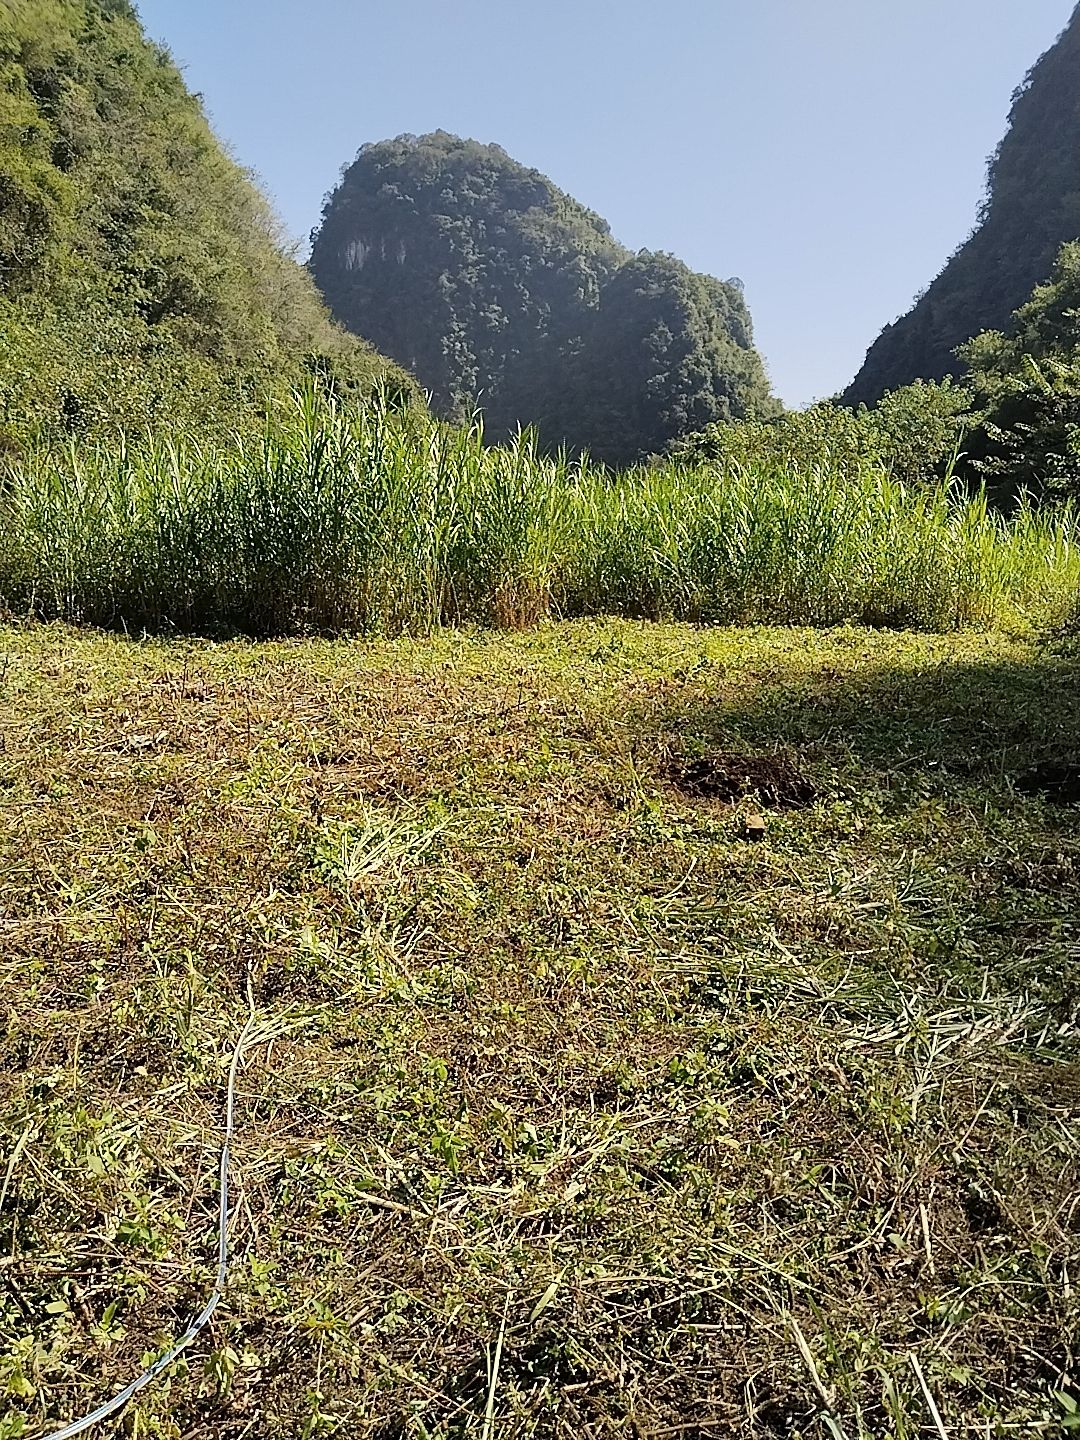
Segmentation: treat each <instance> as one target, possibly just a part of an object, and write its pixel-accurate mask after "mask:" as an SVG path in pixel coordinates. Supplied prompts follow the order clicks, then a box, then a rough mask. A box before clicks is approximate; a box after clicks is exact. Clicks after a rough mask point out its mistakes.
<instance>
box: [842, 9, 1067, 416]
mask: <svg viewBox="0 0 1080 1440" xmlns="http://www.w3.org/2000/svg"><path fill="white" fill-rule="evenodd" d="M1077 237H1080V7H1078V9H1077V11H1076V12H1075V13H1074V15H1073V17H1072V19H1071V21H1070V22H1069V25H1068V28H1067V29H1066V30H1065V32H1064V33H1063V35H1062V36H1061V38H1060V39H1059V40H1058V42H1057V44H1056V45H1055V46H1054V47H1053V48H1052V49H1051V50H1049V51H1048V52H1047V53H1046V54H1045V55H1044V56H1043V57H1042V59H1041V60H1040V61H1039V62H1038V64H1036V65H1035V67H1034V68H1033V69H1032V70H1031V72H1030V73H1029V74H1028V76H1027V78H1026V80H1025V81H1024V83H1023V85H1022V86H1021V87H1020V89H1019V90H1018V91H1017V93H1016V95H1015V96H1014V99H1013V107H1012V112H1011V115H1010V117H1009V130H1008V133H1007V134H1006V136H1005V139H1004V140H1003V141H1002V143H1001V146H1000V147H999V149H998V151H997V153H996V154H995V156H994V157H993V159H992V161H991V163H990V169H989V176H988V187H987V195H986V200H985V203H984V207H983V212H982V214H981V216H980V222H979V225H978V228H977V229H976V231H975V233H974V234H973V235H972V236H971V238H970V239H969V240H968V241H967V242H966V243H965V244H964V245H963V246H962V247H961V248H960V250H959V251H957V253H956V254H955V255H954V256H953V258H952V259H951V260H950V261H949V263H948V265H947V266H946V267H945V269H944V270H943V271H942V273H941V274H940V275H939V276H938V277H937V279H936V280H935V281H934V282H933V284H932V285H931V286H930V288H929V289H928V290H927V291H926V292H925V294H924V295H923V296H922V297H921V298H920V300H919V301H918V303H917V304H916V305H915V307H914V309H913V310H912V311H911V312H910V313H909V314H907V315H905V316H904V317H903V318H902V319H900V320H898V321H897V322H896V323H895V324H894V325H889V326H887V327H886V329H885V331H884V332H883V334H882V335H881V336H880V338H879V339H878V340H877V341H876V343H875V344H874V346H873V347H872V349H871V350H870V352H869V354H868V355H867V358H866V363H865V365H864V367H863V369H862V370H861V371H860V373H859V375H858V377H857V378H856V379H855V381H854V383H853V384H852V386H851V387H850V389H849V390H848V391H847V393H846V395H845V399H846V400H847V401H848V402H850V403H854V404H857V403H860V402H865V403H868V404H869V403H873V402H874V401H875V400H877V399H878V397H879V396H881V395H882V394H883V393H884V392H885V391H887V390H894V389H898V388H899V387H901V386H904V385H906V384H908V382H909V381H912V380H915V379H920V378H921V379H926V380H936V379H941V378H942V377H944V376H946V375H957V374H959V373H960V369H961V362H960V360H959V359H958V358H957V356H956V354H955V351H956V348H957V347H958V346H960V345H962V344H963V343H964V342H965V341H967V340H970V339H971V338H972V337H973V336H975V335H978V334H979V333H980V332H981V331H983V330H1003V329H1005V328H1006V327H1007V326H1008V324H1009V321H1010V317H1011V316H1012V314H1013V312H1014V311H1015V310H1016V309H1017V308H1018V307H1020V306H1021V305H1023V304H1024V302H1025V301H1026V299H1027V298H1028V296H1029V295H1030V294H1031V292H1032V290H1033V289H1034V287H1035V286H1036V285H1038V284H1040V283H1042V282H1044V281H1045V280H1046V279H1047V277H1048V276H1049V274H1050V271H1051V267H1052V265H1053V263H1054V257H1055V256H1056V254H1057V253H1058V251H1059V249H1060V248H1061V246H1062V244H1063V243H1065V242H1067V241H1072V240H1075V239H1077Z"/></svg>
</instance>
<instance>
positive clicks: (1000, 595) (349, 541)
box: [0, 394, 1080, 633]
mask: <svg viewBox="0 0 1080 1440" xmlns="http://www.w3.org/2000/svg"><path fill="white" fill-rule="evenodd" d="M1078 593H1080V549H1078V548H1077V546H1076V544H1075V540H1074V535H1073V525H1072V521H1071V518H1070V517H1069V516H1068V515H1060V516H1059V515H1057V514H1055V513H1054V512H1052V511H1050V510H1046V511H1044V512H1042V513H1040V512H1036V511H1031V510H1028V509H1026V508H1025V509H1022V510H1021V511H1020V513H1019V514H1018V515H1017V516H1016V517H1015V518H1014V519H1013V520H1012V521H1011V522H1006V521H1005V520H1003V519H1001V518H1000V517H998V516H995V515H994V514H993V513H991V512H988V510H987V506H986V503H985V500H984V498H983V497H982V496H981V495H978V494H976V495H975V496H974V497H967V496H965V495H963V494H961V493H960V492H959V491H956V490H954V489H953V488H952V487H951V486H950V485H949V484H948V483H944V482H930V481H918V482H916V483H906V482H905V481H903V480H901V479H898V478H896V477H895V476H892V475H890V474H889V473H888V470H887V469H886V468H885V467H884V466H883V465H882V464H881V462H880V460H879V459H877V458H876V457H875V456H873V455H867V456H863V457H861V458H859V457H855V458H852V457H851V456H849V455H844V454H842V453H839V452H835V453H829V452H828V450H821V451H815V449H814V447H813V446H810V447H807V448H806V449H805V450H804V452H803V453H802V455H801V456H800V455H799V454H798V453H797V452H796V451H795V450H794V448H793V447H790V446H789V447H788V448H787V451H786V452H785V453H780V452H776V451H772V450H770V449H769V447H768V446H767V445H759V446H758V447H757V448H756V449H753V448H748V449H747V450H746V451H745V452H744V453H743V454H742V455H729V456H728V457H726V458H724V459H722V460H721V461H720V462H718V463H717V462H710V461H708V460H699V461H698V462H696V463H689V462H687V461H686V460H684V459H679V458H672V459H671V460H669V461H667V462H665V463H661V464H659V465H656V466H654V467H652V468H650V469H639V470H629V471H626V472H623V473H621V474H619V475H617V476H612V475H610V474H609V473H608V472H607V471H606V470H603V469H600V468H597V467H596V466H594V465H589V464H580V463H576V462H570V461H568V460H567V459H566V457H565V456H557V457H545V456H543V455H542V454H540V453H538V452H537V450H536V448H535V443H534V441H533V439H532V438H531V437H529V436H523V437H521V438H519V439H518V440H516V441H514V442H511V443H510V444H509V445H508V446H506V447H496V446H490V445H487V446H486V445H485V444H484V443H483V437H482V434H481V432H480V431H479V430H478V429H468V428H465V427H451V426H446V425H443V424H441V423H439V422H435V421H432V420H431V419H430V418H429V417H427V416H426V415H424V414H423V413H414V412H411V411H410V412H406V413H405V414H404V415H402V414H399V413H397V412H395V411H392V410H390V409H388V408H387V407H386V406H385V404H376V403H370V404H368V405H367V406H365V407H363V408H359V409H347V408H341V407H336V406H334V405H332V404H330V403H328V402H325V401H320V400H319V399H318V398H317V397H316V396H315V395H314V394H309V396H308V397H307V399H306V402H305V403H304V404H303V405H302V407H301V408H300V409H298V411H297V412H296V415H295V417H294V419H293V420H292V421H290V422H288V423H284V422H283V423H280V424H277V425H272V426H270V427H269V428H268V429H267V430H266V431H265V433H264V434H263V435H262V436H261V437H260V438H258V439H249V440H243V439H241V440H237V441H234V442H233V443H232V444H231V445H230V446H229V447H228V448H226V449H223V448H221V447H220V446H216V445H214V444H212V443H207V444H200V443H198V442H196V441H194V440H184V439H180V440H176V441H171V442H169V443H164V442H159V443H155V442H147V443H146V444H142V445H136V444H129V445H128V446H126V447H123V448H117V447H116V446H95V445H92V444H85V445H83V446H81V447H80V448H79V449H77V450H75V451H73V452H71V453H69V454H57V453H56V452H55V451H54V450H51V449H48V448H42V449H40V450H36V451H34V452H32V453H30V454H28V455H27V456H26V457H24V459H23V461H22V463H21V464H20V465H18V466H17V467H13V468H12V469H11V471H10V473H9V476H8V481H7V485H6V490H5V492H4V494H3V495H2V496H0V607H2V606H6V607H7V608H9V609H10V610H13V611H17V612H31V613H34V614H37V615H41V616H44V617H61V618H65V619H70V620H82V621H89V622H91V623H96V624H105V625H124V626H126V627H127V628H128V629H138V628H142V627H147V628H151V629H157V630H160V629H163V628H169V627H182V628H189V629H190V628H199V629H203V630H206V629H209V630H220V629H221V628H222V627H232V628H237V629H240V630H243V631H246V632H248V633H290V632H303V631H310V630H312V629H317V630H349V629H367V630H376V631H384V632H385V631H390V632H394V631H399V630H411V631H426V630H429V629H431V628H432V627H433V626H436V625H438V624H440V623H446V622H449V623H457V622H462V621H479V622H482V623H487V624H496V625H523V624H529V623H532V622H534V621H536V620H539V619H541V618H543V617H546V616H565V615H584V614H597V613H609V612H618V613H620V614H625V615H635V616H647V617H675V618H684V619H693V620H698V621H704V622H713V623H715V622H736V621H739V622H761V621H780V622H794V623H808V624H821V625H831V624H836V623H838V622H841V621H863V622H867V623H871V624H886V625H906V626H912V627H920V628H928V629H950V628H953V627H956V626H964V625H1008V624H1012V623H1014V622H1016V621H1018V620H1024V621H1029V622H1031V621H1033V622H1038V623H1053V622H1056V621H1058V620H1060V619H1063V618H1064V617H1065V615H1066V614H1067V612H1068V611H1069V609H1070V607H1071V606H1073V605H1074V604H1075V602H1076V598H1077V595H1078Z"/></svg>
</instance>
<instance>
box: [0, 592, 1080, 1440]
mask: <svg viewBox="0 0 1080 1440" xmlns="http://www.w3.org/2000/svg"><path fill="white" fill-rule="evenodd" d="M1078 730H1080V655H1078V654H1077V652H1076V651H1075V650H1073V651H1072V652H1071V653H1070V652H1069V651H1068V650H1060V649H1059V650H1054V649H1053V648H1047V647H1045V646H1043V647H1039V646H1035V645H1034V644H1030V643H1027V642H1025V641H1023V640H1020V639H1016V638H1006V637H1001V636H995V635H980V636H976V635H970V634H960V635H955V636H951V637H940V636H929V635H918V636H917V635H911V634H903V633H885V632H875V631H868V630H858V629H837V630H829V631H819V632H811V631H800V630H768V629H745V630H724V629H718V630H699V629H695V628H692V627H690V626H673V625H648V624H639V623H634V622H629V621H618V622H616V621H603V620H599V621H588V622H586V621H581V622H575V623H569V624H562V625H551V626H548V627H544V628H541V629H538V630H535V631H532V632H527V633H521V634H489V633H481V632H477V633H469V632H458V633H451V634H444V635H439V636H437V637H436V638H433V639H429V640H422V641H420V640H415V641H409V640H399V641H388V642H378V643H368V642H363V643H359V642H347V641H317V640H316V641H288V642H276V643H267V644H250V643H240V642H230V643H224V644H220V645H215V644H210V643H206V642H195V641H190V642H189V641H182V640H171V641H147V642H136V641H130V640H125V639H122V638H117V637H115V636H110V635H103V634H94V633H90V632H79V631H75V630H72V629H67V628H63V627H59V626H26V627H18V626H11V627H8V628H6V629H3V630H0V1017H2V1030H0V1436H2V1437H3V1440H13V1437H16V1436H20V1435H36V1434H39V1433H41V1434H47V1433H48V1432H49V1431H50V1430H51V1429H54V1428H56V1427H57V1426H58V1425H59V1424H60V1423H61V1421H63V1420H67V1419H70V1418H71V1417H74V1416H78V1415H81V1414H83V1413H84V1412H86V1411H87V1410H89V1409H90V1408H91V1407H92V1406H93V1405H94V1404H95V1403H96V1402H97V1401H99V1400H100V1399H102V1398H104V1397H106V1396H107V1395H109V1394H111V1393H112V1392H113V1391H114V1390H116V1389H118V1388H120V1386H122V1385H123V1384H124V1383H126V1382H127V1381H128V1380H129V1379H130V1378H132V1377H133V1376H134V1375H135V1374H136V1373H137V1372H138V1370H139V1369H140V1368H141V1367H142V1365H143V1364H144V1363H145V1362H146V1360H147V1359H148V1358H152V1357H153V1356H154V1355H156V1354H157V1353H159V1351H160V1350H161V1349H163V1348H164V1347H165V1346H166V1345H167V1343H168V1342H169V1340H170V1339H171V1338H173V1337H175V1336H177V1335H178V1334H179V1333H180V1332H181V1331H182V1329H183V1328H184V1326H185V1325H186V1324H187V1321H188V1318H189V1317H190V1315H191V1314H192V1313H194V1311H195V1310H197V1309H198V1308H199V1307H200V1306H201V1304H202V1302H203V1299H204V1297H205V1296H206V1294H207V1293H208V1291H209V1288H210V1286H211V1283H212V1278H213V1271H214V1260H215V1247H216V1229H215V1227H216V1203H217V1163H218V1149H219V1146H220V1142H221V1127H222V1122H223V1108H224V1101H225V1090H226V1078H227V1073H228V1066H229V1061H230V1057H231V1054H232V1049H233V1046H234V1044H235V1042H236V1039H237V1036H238V1034H239V1033H240V1031H241V1028H242V1027H243V1026H244V1024H245V1021H246V1020H247V1019H248V1016H249V1006H250V1005H252V1004H253V1005H254V1009H255V1015H256V1019H255V1023H254V1030H253V1032H252V1041H253V1043H252V1044H251V1045H250V1046H249V1048H248V1049H247V1051H246V1053H245V1057H244V1064H243V1068H242V1070H241V1072H240V1081H239V1087H238V1092H237V1133H236V1142H235V1151H234V1166H233V1184H234V1194H235V1196H236V1199H237V1203H236V1206H235V1210H234V1224H233V1232H232V1242H231V1245H232V1262H231V1268H230V1278H229V1286H228V1292H227V1295H226V1299H225V1302H224V1304H223V1305H222V1307H221V1308H220V1309H219V1310H218V1312H217V1314H216V1316H215V1317H214V1319H213V1321H212V1322H211V1325H210V1326H209V1327H208V1328H207V1330H205V1331H204V1332H203V1334H202V1335H201V1336H200V1338H199V1340H198V1341H197V1342H196V1344H195V1345H194V1346H193V1347H192V1349H191V1350H190V1351H189V1352H188V1355H187V1359H186V1362H185V1363H183V1364H181V1365H178V1366H177V1367H175V1369H174V1370H173V1371H171V1372H170V1374H169V1376H168V1377H166V1378H163V1379H161V1380H159V1381H158V1382H156V1383H155V1384H154V1385H153V1386H151V1387H150V1388H149V1389H147V1390H146V1391H144V1392H143V1394H142V1395H141V1396H140V1397H139V1398H138V1399H137V1401H136V1402H135V1403H134V1404H133V1405H132V1406H131V1408H130V1409H129V1411H128V1413H127V1416H126V1418H125V1419H124V1421H123V1422H122V1423H113V1424H112V1425H111V1426H105V1427H103V1428H102V1429H101V1430H100V1431H99V1432H98V1433H101V1434H109V1435H120V1434H123V1435H127V1436H137V1437H144V1436H147V1437H148V1436H155V1437H168V1440H181V1437H183V1440H193V1437H210V1436H214V1437H228V1440H241V1437H245V1436H251V1437H263V1436H266V1437H284V1436H303V1437H313V1436H320V1435H340V1436H343V1437H363V1436H371V1437H378V1440H396V1437H423V1436H427V1437H432V1436H437V1435H438V1436H476V1437H485V1440H491V1437H510V1436H514V1437H517V1436H526V1437H527V1436H534V1435H535V1436H559V1437H567V1440H569V1437H597V1440H599V1437H605V1440H606V1437H615V1436H619V1437H622V1436H626V1437H636V1440H644V1437H650V1440H652V1437H656V1440H659V1437H671V1436H701V1437H715V1440H721V1437H731V1436H748V1437H779V1436H790V1437H794V1436H807V1437H809V1436H832V1437H838V1436H843V1437H846V1440H856V1437H869V1436H873V1437H885V1436H891V1437H895V1440H904V1437H914V1436H920V1435H928V1436H938V1437H939V1440H941V1437H943V1436H948V1437H950V1440H956V1437H962V1436H987V1437H991V1436H1000V1435H1024V1434H1031V1435H1041V1434H1046V1435H1053V1434H1057V1433H1060V1431H1061V1429H1062V1427H1063V1426H1065V1427H1067V1426H1068V1425H1069V1423H1070V1420H1072V1421H1073V1422H1074V1423H1075V1421H1076V1419H1077V1407H1078V1405H1080V1373H1078V1367H1077V1363H1076V1346H1077V1339H1078V1322H1080V1301H1078V1298H1077V1292H1076V1287H1077V1285H1078V1284H1080V1175H1078V1165H1080V1029H1078V1000H1080V807H1078V806H1077V805H1076V804H1070V803H1067V802H1069V801H1070V799H1072V800H1075V799H1076V798H1077V797H1076V795H1075V793H1074V790H1073V789H1072V788H1071V787H1073V786H1074V785H1075V777H1073V778H1072V779H1071V778H1070V772H1069V771H1068V770H1067V769H1065V768H1062V767H1063V766H1065V765H1067V764H1068V763H1075V762H1076V760H1077V758H1078V757H1077V746H1078V738H1077V737H1078ZM1040 767H1041V768H1040ZM1055 767H1058V768H1055ZM1037 769H1038V771H1039V773H1038V774H1036V775H1034V776H1033V774H1032V772H1033V771H1036V770H1037ZM1040 787H1042V788H1040ZM752 813H760V814H761V815H762V816H763V817H764V819H765V822H766V827H767V828H766V834H765V838H764V839H763V840H760V841H757V842H754V841H752V840H750V839H748V838H747V829H746V822H747V820H748V819H749V817H750V816H751V814H752Z"/></svg>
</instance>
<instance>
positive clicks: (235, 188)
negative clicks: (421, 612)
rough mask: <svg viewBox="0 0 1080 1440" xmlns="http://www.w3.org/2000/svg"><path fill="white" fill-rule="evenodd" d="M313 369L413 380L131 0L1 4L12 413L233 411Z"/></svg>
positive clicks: (349, 376) (2, 349)
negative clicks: (392, 362)
mask: <svg viewBox="0 0 1080 1440" xmlns="http://www.w3.org/2000/svg"><path fill="white" fill-rule="evenodd" d="M310 372H318V373H320V374H322V375H324V376H327V377H332V378H333V379H334V380H335V381H336V383H337V384H339V385H340V386H345V387H359V388H361V389H367V388H370V386H371V385H372V384H373V383H374V382H375V381H376V380H378V379H380V378H385V379H387V380H389V381H390V382H391V384H392V385H393V386H394V388H395V389H396V390H397V391H398V392H399V393H401V394H407V393H410V392H412V391H413V390H414V387H413V386H412V382H411V381H410V380H409V379H408V377H406V376H405V375H404V374H402V373H401V372H400V371H398V370H397V369H396V367H390V366H388V364H387V363H386V362H385V361H384V360H383V359H382V358H381V357H380V356H378V355H376V354H375V353H374V351H372V350H371V349H370V347H368V346H366V345H364V344H362V343H361V342H359V341H358V340H356V339H354V338H352V337H349V336H347V335H345V334H344V333H342V332H341V331H340V330H339V329H338V328H337V327H336V326H335V325H333V324H332V322H331V321H330V319H329V317H328V316H327V314H326V312H325V309H324V307H323V305H322V302H321V301H320V299H319V297H318V294H317V292H316V290H315V287H314V286H313V284H312V283H311V280H310V277H309V276H308V275H307V274H306V272H305V271H304V270H303V268H302V267H301V266H300V265H298V264H297V263H296V262H295V261H294V260H293V259H291V258H290V257H289V256H288V254H287V253H286V251H285V248H284V247H283V244H282V237H281V235H280V233H279V230H278V226H277V224H276V222H275V219H274V216H273V213H272V211H271V210H270V207H269V206H268V204H267V202H266V201H265V199H264V198H263V196H262V195H261V194H260V192H259V190H258V189H257V187H256V186H255V185H254V184H253V183H252V181H251V180H250V178H249V177H248V176H247V175H246V174H245V173H244V172H243V171H242V170H240V169H239V167H238V166H237V165H236V164H234V163H233V161H232V160H230V159H229V158H228V157H227V155H226V154H225V153H224V152H223V150H222V149H221V147H220V145H219V144H218V142H217V140H216V138H215V137H214V135H213V133H212V131H211V129H210V127H209V125H208V123H207V121H206V118H205V116H204V114H203V111H202V108H201V106H200V104H199V102H198V100H197V99H196V98H195V97H194V96H192V95H191V94H190V93H189V92H188V90H187V88H186V86H185V84H184V82H183V79H182V77H181V75H180V73H179V71H178V70H177V68H176V67H175V65H174V64H173V63H172V62H171V60H170V59H169V56H168V55H167V54H166V53H165V52H164V51H162V50H160V49H158V48H157V47H156V46H154V45H152V44H150V43H149V42H148V41H147V39H146V37H145V36H144V34H143V31H142V29H141V26H140V24H139V20H138V17H137V15H136V13H135V11H134V9H133V8H132V7H131V5H129V4H128V3H127V0H0V428H2V430H3V432H4V435H5V437H6V441H5V443H7V444H9V445H11V444H18V443H20V442H21V441H23V440H25V439H26V438H27V437H29V436H32V435H34V434H36V433H39V432H46V433H51V432H57V431H58V432H60V433H70V432H85V431H87V430H93V429H96V428H103V429H108V428H110V427H114V426H116V425H117V424H119V423H123V424H125V425H139V424H145V423H148V422H153V421H155V420H163V421H164V420H167V421H168V423H169V425H170V426H175V425H177V424H180V423H184V422H188V421H190V422H195V421H197V422H198V424H199V425H200V427H202V428H212V427H214V426H217V425H232V424H235V423H238V422H240V421H242V420H243V419H244V418H245V417H250V416H252V415H254V414H257V413H258V411H259V410H260V409H261V406H262V404H263V402H264V400H265V397H266V396H267V394H268V393H271V392H273V391H280V390H283V389H285V388H286V387H287V386H288V385H290V384H291V383H294V382H296V381H298V380H300V379H301V378H302V377H303V376H304V374H305V373H310Z"/></svg>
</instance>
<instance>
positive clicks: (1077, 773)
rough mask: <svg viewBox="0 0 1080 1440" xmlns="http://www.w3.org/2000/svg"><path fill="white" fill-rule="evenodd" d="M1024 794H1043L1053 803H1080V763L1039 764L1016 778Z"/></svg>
mask: <svg viewBox="0 0 1080 1440" xmlns="http://www.w3.org/2000/svg"><path fill="white" fill-rule="evenodd" d="M1016 788H1017V790H1019V791H1020V792H1021V794H1023V795H1042V796H1043V797H1044V799H1046V800H1049V801H1050V803H1051V804H1052V805H1080V765H1075V764H1073V765H1068V764H1060V763H1059V764H1053V763H1050V764H1046V765H1037V766H1036V767H1035V769H1034V770H1028V771H1026V772H1025V774H1023V775H1020V776H1019V777H1018V778H1017V780H1016Z"/></svg>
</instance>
